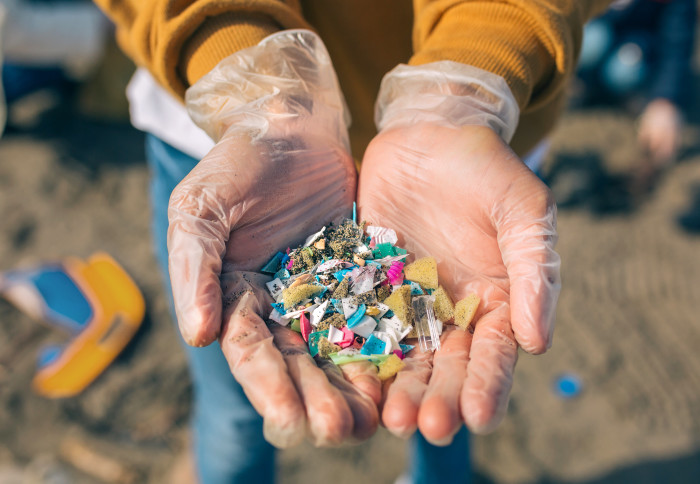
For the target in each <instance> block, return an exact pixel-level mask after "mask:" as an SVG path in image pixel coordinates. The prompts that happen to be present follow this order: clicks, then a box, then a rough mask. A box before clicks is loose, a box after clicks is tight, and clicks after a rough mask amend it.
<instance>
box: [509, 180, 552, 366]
mask: <svg viewBox="0 0 700 484" xmlns="http://www.w3.org/2000/svg"><path fill="white" fill-rule="evenodd" d="M518 192H519V193H518ZM511 194H512V195H511V196H506V197H505V198H504V203H503V207H502V212H501V216H500V217H498V218H497V219H496V229H497V231H498V245H499V248H500V250H501V254H502V257H503V263H504V264H505V266H506V269H507V271H508V278H509V280H510V307H511V324H512V328H513V331H514V333H515V338H516V340H517V341H518V344H519V345H520V346H521V347H522V348H523V349H524V350H525V351H527V352H528V353H533V354H539V353H544V352H545V351H546V350H547V349H548V348H549V347H550V345H551V342H552V333H553V331H554V316H555V309H556V303H557V299H558V297H559V291H560V289H561V280H560V275H559V268H560V265H561V259H560V257H559V254H557V253H556V252H555V251H554V245H555V244H556V241H557V231H556V213H557V210H556V205H555V204H554V200H553V198H552V196H551V194H550V192H549V189H548V188H547V187H546V186H545V185H544V184H543V183H542V182H540V181H539V180H538V179H537V178H536V177H535V176H534V174H532V173H528V174H527V175H526V177H525V178H524V179H523V178H521V180H519V181H518V182H516V183H514V185H513V186H512V188H511Z"/></svg>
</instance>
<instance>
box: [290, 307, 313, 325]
mask: <svg viewBox="0 0 700 484" xmlns="http://www.w3.org/2000/svg"><path fill="white" fill-rule="evenodd" d="M317 307H318V304H312V305H311V306H309V307H308V308H301V309H297V310H296V311H290V312H288V313H285V314H283V315H282V316H281V318H282V320H285V319H286V320H287V322H289V321H290V320H292V319H294V318H298V317H299V316H301V313H310V312H312V311H313V310H314V309H316V308H317ZM285 324H286V323H285Z"/></svg>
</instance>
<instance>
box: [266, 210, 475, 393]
mask: <svg viewBox="0 0 700 484" xmlns="http://www.w3.org/2000/svg"><path fill="white" fill-rule="evenodd" d="M365 225H366V224H365V222H362V223H361V224H359V225H358V224H357V223H355V221H354V220H344V221H343V222H342V223H341V224H340V225H337V226H333V225H330V226H327V227H323V228H322V229H321V230H320V231H318V232H316V233H315V234H312V235H311V236H309V237H308V238H307V239H306V241H305V242H304V244H303V245H302V246H301V247H298V248H296V249H287V251H286V253H282V252H278V253H277V254H276V255H275V256H274V257H273V258H272V259H271V260H270V261H269V262H268V263H267V264H266V265H265V267H263V268H262V272H265V273H268V274H274V276H273V279H272V280H271V281H270V282H268V283H267V287H268V290H269V291H270V294H271V295H272V297H273V299H274V300H275V302H274V303H272V307H273V310H272V312H271V313H270V316H269V318H270V320H271V321H274V322H275V323H278V324H281V325H283V326H287V325H289V326H290V328H291V329H292V330H294V331H297V332H299V333H301V335H302V337H303V338H304V341H306V342H307V344H308V346H309V351H310V353H311V355H312V356H318V357H321V358H330V359H331V360H332V361H333V362H334V363H335V364H337V365H343V364H346V363H351V362H355V361H362V360H368V361H371V362H372V363H374V364H375V365H377V366H378V370H379V372H378V375H379V378H380V379H382V380H384V379H387V378H390V377H392V376H394V375H395V374H396V373H397V372H398V371H399V370H401V369H402V368H403V367H404V363H403V361H402V360H403V358H404V355H405V354H406V353H408V352H409V351H411V350H412V349H413V348H414V347H415V346H414V345H411V344H408V343H407V342H406V340H407V339H408V338H418V344H419V346H420V349H421V351H433V350H437V349H439V348H440V334H441V333H442V326H443V323H448V322H454V323H455V324H456V325H458V326H460V327H461V328H462V329H466V328H467V327H468V326H469V324H470V323H471V320H472V318H473V316H474V313H475V312H476V309H477V307H478V305H479V302H480V301H479V297H478V296H476V295H475V294H473V295H470V296H468V297H466V298H465V299H462V300H461V301H459V302H458V303H457V304H456V305H455V304H454V303H453V302H452V299H451V298H450V296H449V294H448V293H447V292H446V291H445V289H444V288H443V287H442V286H441V285H439V283H438V271H437V263H436V261H435V259H434V258H432V257H425V258H422V259H418V260H416V261H415V262H412V263H410V264H405V263H404V259H405V258H406V257H407V256H408V254H407V252H406V250H404V249H402V248H400V247H397V246H396V245H395V244H396V242H397V240H398V239H397V236H396V232H395V231H394V230H392V229H387V228H384V227H376V226H367V227H365ZM414 342H415V340H414Z"/></svg>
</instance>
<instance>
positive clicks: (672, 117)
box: [573, 0, 697, 169]
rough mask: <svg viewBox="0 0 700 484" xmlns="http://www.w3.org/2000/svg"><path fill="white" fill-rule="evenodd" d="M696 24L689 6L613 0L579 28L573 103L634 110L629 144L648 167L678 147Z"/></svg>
mask: <svg viewBox="0 0 700 484" xmlns="http://www.w3.org/2000/svg"><path fill="white" fill-rule="evenodd" d="M696 20H697V5H696V0H617V1H616V2H614V3H613V4H612V5H611V7H610V9H609V10H608V11H607V12H606V13H605V14H604V15H602V16H600V17H598V18H596V19H594V20H592V21H591V22H589V23H588V24H587V25H586V27H585V30H584V37H583V48H582V50H581V57H580V59H579V67H578V73H577V77H578V81H579V82H578V83H576V85H575V87H574V101H573V103H574V105H575V106H586V105H591V104H617V105H621V106H623V107H626V108H628V109H630V111H632V112H636V113H639V112H641V115H640V116H639V120H638V136H637V139H638V142H639V145H640V147H641V149H642V150H643V152H644V153H645V155H646V156H648V159H649V161H650V162H651V164H652V166H653V167H655V168H656V169H660V168H662V167H664V166H666V165H668V164H669V163H671V162H673V161H674V160H675V159H676V157H677V155H678V150H679V147H680V145H681V135H682V128H683V108H684V107H685V106H688V105H689V104H690V98H691V95H692V92H691V58H692V54H693V46H694V41H695V28H696Z"/></svg>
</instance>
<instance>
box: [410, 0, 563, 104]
mask: <svg viewBox="0 0 700 484" xmlns="http://www.w3.org/2000/svg"><path fill="white" fill-rule="evenodd" d="M468 18H478V19H479V22H474V21H466V19H468ZM465 25H467V26H468V27H465ZM414 43H415V44H416V47H417V49H416V54H415V55H414V56H413V57H412V58H411V60H410V62H409V64H410V65H422V64H426V63H429V62H435V61H438V60H444V59H448V60H452V61H455V62H459V63H462V64H468V65H471V66H474V67H478V68H480V69H483V70H485V71H488V72H492V73H494V74H497V75H499V76H501V77H502V78H503V79H505V81H506V82H507V83H508V86H509V87H510V89H511V92H512V93H513V96H514V97H515V99H516V101H517V102H518V105H519V106H520V108H521V110H522V109H524V108H525V107H526V106H528V105H529V104H530V102H531V101H532V98H533V96H534V95H535V94H542V93H543V91H547V90H549V89H550V88H552V87H554V86H553V84H554V80H555V77H556V75H557V68H556V59H555V57H556V53H555V49H554V47H553V46H552V45H548V44H549V40H548V35H547V33H546V32H545V31H544V30H543V27H542V25H541V24H538V23H536V22H535V21H534V20H533V17H531V16H530V15H528V14H527V13H526V12H524V11H523V10H522V9H519V8H515V7H513V6H512V5H507V4H493V3H488V4H485V5H479V4H476V3H467V4H462V5H460V6H455V7H452V9H451V10H450V11H449V15H443V16H442V17H439V18H438V17H436V18H435V19H433V21H432V22H430V21H429V22H426V23H425V24H424V28H423V30H419V31H416V33H415V37H414ZM559 74H561V73H559ZM561 80H563V76H562V79H561Z"/></svg>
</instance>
